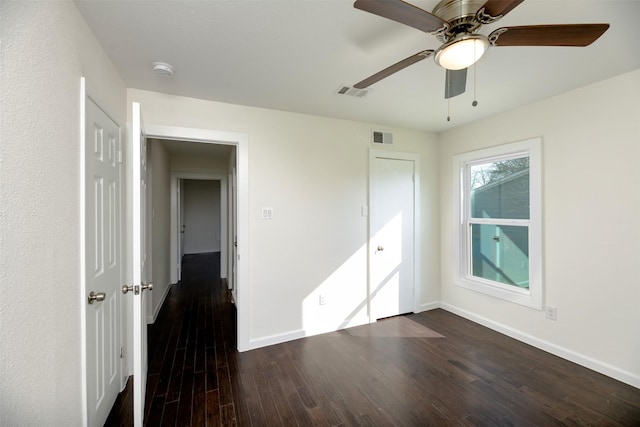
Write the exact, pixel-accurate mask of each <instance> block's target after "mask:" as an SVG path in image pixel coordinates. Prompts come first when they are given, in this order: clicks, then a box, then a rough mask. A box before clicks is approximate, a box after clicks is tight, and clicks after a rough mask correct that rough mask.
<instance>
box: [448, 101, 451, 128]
mask: <svg viewBox="0 0 640 427" xmlns="http://www.w3.org/2000/svg"><path fill="white" fill-rule="evenodd" d="M447 121H448V122H450V121H451V98H448V99H447Z"/></svg>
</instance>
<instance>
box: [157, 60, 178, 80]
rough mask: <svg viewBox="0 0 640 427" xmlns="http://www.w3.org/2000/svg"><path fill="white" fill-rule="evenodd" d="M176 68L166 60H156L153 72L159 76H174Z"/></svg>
mask: <svg viewBox="0 0 640 427" xmlns="http://www.w3.org/2000/svg"><path fill="white" fill-rule="evenodd" d="M174 71H175V70H174V68H173V66H171V65H170V64H167V63H166V62H154V63H153V72H154V73H156V74H157V75H159V76H164V77H172V76H173V73H174Z"/></svg>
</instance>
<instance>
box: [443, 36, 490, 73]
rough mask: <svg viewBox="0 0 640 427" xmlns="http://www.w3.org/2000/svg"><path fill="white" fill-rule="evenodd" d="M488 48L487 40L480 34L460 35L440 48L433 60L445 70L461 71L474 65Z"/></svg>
mask: <svg viewBox="0 0 640 427" xmlns="http://www.w3.org/2000/svg"><path fill="white" fill-rule="evenodd" d="M488 48H489V40H488V39H487V37H486V36H483V35H482V34H460V35H457V36H456V37H454V38H453V39H452V40H450V41H448V42H447V43H445V44H443V45H442V46H440V48H439V49H438V50H437V51H436V54H435V56H434V59H435V61H436V64H438V65H440V66H441V67H443V68H446V69H447V70H462V69H463V68H467V67H469V66H470V65H473V64H475V63H476V62H477V61H478V60H479V59H480V58H482V55H484V53H485V52H486V51H487V49H488Z"/></svg>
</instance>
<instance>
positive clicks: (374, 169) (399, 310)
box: [369, 156, 415, 319]
mask: <svg viewBox="0 0 640 427" xmlns="http://www.w3.org/2000/svg"><path fill="white" fill-rule="evenodd" d="M371 163H372V164H371V182H370V186H371V188H370V194H371V202H370V203H371V213H370V232H369V235H370V249H371V258H370V260H371V262H370V269H371V270H370V277H371V282H370V298H371V315H372V318H373V319H381V318H383V317H389V316H395V315H398V314H404V313H409V312H412V311H414V283H415V274H414V272H415V269H414V262H415V260H414V238H415V237H414V226H415V218H414V215H415V200H414V170H415V162H414V161H413V160H409V159H397V158H384V157H378V156H374V157H373V158H372V160H371Z"/></svg>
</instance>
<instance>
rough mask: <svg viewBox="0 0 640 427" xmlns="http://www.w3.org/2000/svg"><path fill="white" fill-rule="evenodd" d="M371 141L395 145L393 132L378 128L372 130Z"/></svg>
mask: <svg viewBox="0 0 640 427" xmlns="http://www.w3.org/2000/svg"><path fill="white" fill-rule="evenodd" d="M371 142H372V143H374V144H382V145H393V134H392V133H391V132H381V131H377V130H374V131H371Z"/></svg>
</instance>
